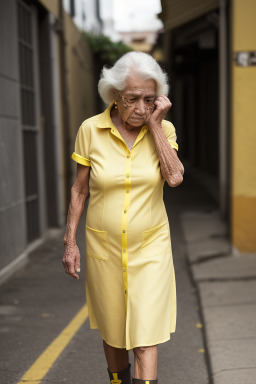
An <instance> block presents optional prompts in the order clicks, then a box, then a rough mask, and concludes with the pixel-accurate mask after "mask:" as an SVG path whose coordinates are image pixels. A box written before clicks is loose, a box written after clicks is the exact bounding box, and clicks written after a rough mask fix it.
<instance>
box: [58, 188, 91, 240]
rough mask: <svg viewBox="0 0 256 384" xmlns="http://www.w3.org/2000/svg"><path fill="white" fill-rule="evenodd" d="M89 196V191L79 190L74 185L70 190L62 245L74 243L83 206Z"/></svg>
mask: <svg viewBox="0 0 256 384" xmlns="http://www.w3.org/2000/svg"><path fill="white" fill-rule="evenodd" d="M88 195H89V191H88V190H87V189H86V190H82V191H81V190H79V189H78V188H77V186H76V184H74V185H73V186H72V188H71V200H70V204H69V208H68V216H67V225H66V233H65V236H64V239H63V242H64V244H70V243H75V242H76V230H77V227H78V223H79V221H80V218H81V216H82V213H83V210H84V204H85V201H86V199H87V197H88Z"/></svg>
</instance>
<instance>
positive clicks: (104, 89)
mask: <svg viewBox="0 0 256 384" xmlns="http://www.w3.org/2000/svg"><path fill="white" fill-rule="evenodd" d="M133 73H136V74H139V75H140V76H141V77H142V78H143V79H145V80H148V79H152V80H155V82H156V96H157V97H158V96H160V95H165V96H167V95H168V91H169V84H168V76H167V74H166V73H165V72H164V71H163V70H162V68H161V67H160V65H159V64H158V63H157V61H156V60H155V59H154V58H153V57H152V56H150V55H148V54H147V53H143V52H137V51H132V52H128V53H126V54H124V55H123V56H122V57H121V58H120V59H119V60H117V61H116V63H115V64H114V66H113V67H111V68H106V67H103V69H102V72H101V77H100V80H99V83H98V91H99V94H100V96H101V98H102V100H103V101H104V102H105V103H107V104H110V103H112V102H113V101H114V100H115V91H122V90H124V89H125V85H126V79H127V77H129V76H130V75H131V74H133Z"/></svg>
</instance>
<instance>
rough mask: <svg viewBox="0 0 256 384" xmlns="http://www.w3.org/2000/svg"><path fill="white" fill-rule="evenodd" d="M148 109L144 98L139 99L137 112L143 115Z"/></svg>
mask: <svg viewBox="0 0 256 384" xmlns="http://www.w3.org/2000/svg"><path fill="white" fill-rule="evenodd" d="M145 111H146V108H145V104H144V101H143V100H138V101H137V103H136V107H135V112H136V113H137V114H141V115H143V114H144V113H145Z"/></svg>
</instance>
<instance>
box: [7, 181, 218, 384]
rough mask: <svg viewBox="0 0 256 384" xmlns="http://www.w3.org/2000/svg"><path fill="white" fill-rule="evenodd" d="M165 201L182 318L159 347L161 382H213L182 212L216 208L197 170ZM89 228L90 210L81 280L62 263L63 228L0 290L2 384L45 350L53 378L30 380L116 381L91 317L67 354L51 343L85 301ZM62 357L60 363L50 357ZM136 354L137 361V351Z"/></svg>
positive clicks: (80, 239)
mask: <svg viewBox="0 0 256 384" xmlns="http://www.w3.org/2000/svg"><path fill="white" fill-rule="evenodd" d="M164 199H165V203H166V209H167V213H168V217H169V222H170V228H171V237H172V246H173V255H174V256H173V257H174V266H175V272H176V283H177V302H178V318H177V330H176V332H175V333H174V334H172V336H171V340H170V341H168V342H166V343H163V344H161V345H159V359H158V372H159V373H158V379H159V384H187V383H189V384H208V383H209V377H208V376H209V374H208V366H207V365H208V358H207V355H206V353H205V343H204V329H203V328H202V327H201V323H202V319H201V316H200V313H201V311H200V308H199V301H198V296H197V290H196V287H195V286H194V285H193V282H192V279H191V274H190V270H189V265H188V262H187V258H186V247H185V245H184V234H183V229H182V225H181V217H182V214H183V213H184V212H186V211H187V210H190V209H197V208H200V209H201V210H206V211H211V210H214V209H216V207H215V205H214V203H213V202H212V200H211V198H210V196H208V195H207V193H205V192H203V191H202V189H201V188H200V187H199V186H198V185H197V184H196V183H195V182H194V181H193V180H192V179H191V178H190V177H189V175H187V176H186V177H185V181H184V182H183V184H182V185H181V186H179V187H178V188H170V187H168V185H165V190H164ZM84 225H85V213H84V215H83V217H82V219H81V221H80V224H79V228H78V232H77V243H78V246H79V248H80V251H81V256H82V268H81V272H80V279H79V280H78V281H76V280H74V279H72V278H71V277H69V276H68V275H66V274H65V273H64V269H63V267H62V263H61V258H62V254H63V249H64V247H63V243H62V238H63V234H64V232H63V231H62V232H60V233H59V234H58V236H55V237H53V238H50V239H48V240H47V241H46V242H44V244H42V245H41V246H40V247H39V248H37V249H36V250H35V251H33V252H32V253H31V254H30V256H29V262H28V263H27V264H26V265H25V266H24V267H23V268H22V269H20V270H19V271H18V272H17V273H16V274H15V275H13V276H12V277H11V278H10V279H9V280H8V281H6V282H5V283H4V284H3V285H2V286H1V287H0V337H1V345H0V355H1V361H0V375H1V377H0V383H1V384H14V383H20V382H21V381H20V380H21V378H22V377H23V375H24V374H25V373H26V372H27V371H28V370H29V369H30V368H31V366H33V364H34V363H35V362H36V360H37V359H38V358H39V357H40V356H41V355H42V353H43V352H44V351H45V350H48V355H47V356H48V357H47V358H46V359H45V360H44V362H43V365H44V366H43V367H42V364H41V369H45V372H46V374H45V376H44V377H43V378H42V380H41V381H40V380H39V381H38V377H37V374H39V373H38V372H39V371H36V372H35V373H34V377H33V379H29V380H28V381H26V382H27V383H39V382H41V383H69V384H85V383H91V382H93V383H94V384H103V383H105V384H107V383H108V382H109V379H108V376H107V365H106V362H105V358H104V354H103V348H102V340H101V338H100V336H99V333H98V331H96V330H90V328H89V321H88V318H87V320H85V322H84V323H82V326H81V327H80V328H79V327H78V330H77V331H74V332H73V333H74V334H72V335H69V336H70V341H69V342H68V343H67V345H64V344H63V345H62V349H63V350H62V353H60V354H59V352H58V351H57V352H56V349H55V350H54V349H53V348H52V349H50V350H49V345H51V343H52V342H53V341H54V340H55V339H56V338H57V336H58V335H60V334H61V332H62V331H63V330H64V329H65V327H66V326H67V325H68V324H69V323H70V321H71V320H72V319H73V318H74V317H75V316H76V314H77V313H78V312H79V311H80V309H81V308H82V307H83V306H84V305H85V268H84V254H85V241H84ZM66 334H67V332H66ZM66 336H67V335H66ZM54 354H55V355H56V356H55V358H54V359H53V360H54V361H53V362H52V361H51V359H50V358H49V356H50V357H51V356H53V355H54ZM47 359H48V360H47ZM130 359H131V362H132V360H133V356H132V352H130ZM47 364H48V365H49V366H47ZM24 382H25V381H24Z"/></svg>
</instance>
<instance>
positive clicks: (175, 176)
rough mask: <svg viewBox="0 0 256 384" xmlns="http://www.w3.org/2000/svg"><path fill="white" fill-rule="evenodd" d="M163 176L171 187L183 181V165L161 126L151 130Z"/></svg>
mask: <svg viewBox="0 0 256 384" xmlns="http://www.w3.org/2000/svg"><path fill="white" fill-rule="evenodd" d="M151 133H152V135H153V138H154V141H155V145H156V150H157V154H158V157H159V160H160V168H161V173H162V175H163V178H164V179H165V180H166V181H167V183H168V184H169V185H170V186H171V187H176V186H178V185H179V184H181V183H182V181H183V174H184V167H183V165H182V163H181V161H180V160H179V158H178V156H177V153H176V150H175V149H174V148H172V147H171V145H170V143H169V142H168V140H167V138H166V136H165V134H164V131H163V129H162V127H161V126H159V127H154V129H152V130H151Z"/></svg>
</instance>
